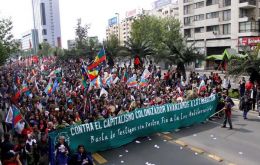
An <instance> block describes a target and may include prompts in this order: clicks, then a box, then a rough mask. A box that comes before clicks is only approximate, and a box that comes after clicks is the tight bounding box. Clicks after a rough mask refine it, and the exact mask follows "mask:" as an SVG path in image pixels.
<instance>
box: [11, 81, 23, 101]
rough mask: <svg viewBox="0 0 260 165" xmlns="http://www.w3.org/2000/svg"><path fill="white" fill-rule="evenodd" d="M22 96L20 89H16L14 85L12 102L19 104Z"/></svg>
mask: <svg viewBox="0 0 260 165" xmlns="http://www.w3.org/2000/svg"><path fill="white" fill-rule="evenodd" d="M20 96H21V93H20V91H19V90H18V88H17V87H16V85H15V84H14V87H13V96H12V98H11V100H12V102H13V103H17V101H18V100H19V98H20Z"/></svg>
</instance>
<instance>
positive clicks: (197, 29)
mask: <svg viewBox="0 0 260 165" xmlns="http://www.w3.org/2000/svg"><path fill="white" fill-rule="evenodd" d="M203 32H204V27H198V28H195V33H203Z"/></svg>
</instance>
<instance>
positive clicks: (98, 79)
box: [91, 76, 102, 88]
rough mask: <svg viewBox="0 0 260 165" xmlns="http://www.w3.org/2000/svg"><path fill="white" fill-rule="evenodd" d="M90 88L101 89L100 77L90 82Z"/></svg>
mask: <svg viewBox="0 0 260 165" xmlns="http://www.w3.org/2000/svg"><path fill="white" fill-rule="evenodd" d="M91 84H92V86H94V87H96V88H101V87H102V82H101V78H100V76H98V77H97V78H96V79H95V80H93V81H91Z"/></svg>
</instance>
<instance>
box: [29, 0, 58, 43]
mask: <svg viewBox="0 0 260 165" xmlns="http://www.w3.org/2000/svg"><path fill="white" fill-rule="evenodd" d="M32 7H33V21H34V28H35V29H37V30H38V38H39V42H40V43H42V42H47V43H49V44H50V45H51V46H52V47H61V30H60V10H59V0H32Z"/></svg>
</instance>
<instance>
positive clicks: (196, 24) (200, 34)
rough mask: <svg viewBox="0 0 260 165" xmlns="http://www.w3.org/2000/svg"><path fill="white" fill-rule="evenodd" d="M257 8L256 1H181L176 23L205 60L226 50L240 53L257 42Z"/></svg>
mask: <svg viewBox="0 0 260 165" xmlns="http://www.w3.org/2000/svg"><path fill="white" fill-rule="evenodd" d="M259 8H260V2H259V0H232V1H231V0H181V1H179V19H180V21H181V23H182V26H183V30H182V32H183V34H184V35H185V36H186V37H188V42H189V43H193V42H194V41H195V43H196V44H195V46H196V47H197V48H199V50H200V51H201V53H204V54H205V55H206V56H209V55H215V54H222V53H223V52H224V50H225V49H226V48H232V49H235V50H236V51H237V52H239V51H242V49H241V47H242V46H251V47H253V46H254V45H255V42H257V40H258V42H259V41H260V38H259V37H258V36H259V19H260V13H259V11H260V10H259ZM250 41H251V42H250ZM207 67H211V66H210V65H209V63H207V66H206V68H207Z"/></svg>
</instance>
